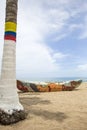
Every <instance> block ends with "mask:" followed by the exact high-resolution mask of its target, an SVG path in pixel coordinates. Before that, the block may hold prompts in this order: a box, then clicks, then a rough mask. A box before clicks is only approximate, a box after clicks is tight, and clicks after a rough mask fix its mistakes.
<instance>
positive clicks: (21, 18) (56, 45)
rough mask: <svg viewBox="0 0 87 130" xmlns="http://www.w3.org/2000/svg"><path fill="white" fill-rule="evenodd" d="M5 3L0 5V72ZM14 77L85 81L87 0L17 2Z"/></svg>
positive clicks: (86, 71) (86, 72) (86, 75)
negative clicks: (59, 78) (77, 78)
mask: <svg viewBox="0 0 87 130" xmlns="http://www.w3.org/2000/svg"><path fill="white" fill-rule="evenodd" d="M5 4H6V1H5V0H3V1H1V3H0V5H1V6H0V41H1V42H0V68H1V62H2V54H3V45H4V39H3V36H4V22H5V6H6V5H5ZM16 75H17V78H18V79H29V78H31V77H81V76H82V77H87V0H19V1H18V17H17V43H16Z"/></svg>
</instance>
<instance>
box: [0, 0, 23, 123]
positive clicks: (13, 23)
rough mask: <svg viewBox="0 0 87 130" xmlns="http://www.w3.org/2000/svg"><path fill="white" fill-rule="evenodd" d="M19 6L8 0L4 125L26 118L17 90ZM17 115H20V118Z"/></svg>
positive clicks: (0, 91) (0, 85)
mask: <svg viewBox="0 0 87 130" xmlns="http://www.w3.org/2000/svg"><path fill="white" fill-rule="evenodd" d="M17 4H18V0H6V19H5V36H4V49H3V58H2V70H1V81H0V122H1V123H3V124H10V123H14V122H17V121H19V120H21V119H24V118H25V112H24V108H23V106H22V105H21V104H20V102H19V98H18V94H17V88H16V28H17ZM3 115H4V119H3ZM8 115H9V116H8ZM14 115H15V116H14ZM16 115H17V116H18V115H19V117H17V116H16ZM8 117H9V118H8ZM16 117H17V119H16Z"/></svg>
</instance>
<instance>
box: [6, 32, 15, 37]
mask: <svg viewBox="0 0 87 130" xmlns="http://www.w3.org/2000/svg"><path fill="white" fill-rule="evenodd" d="M6 35H12V36H14V37H16V33H15V32H11V31H7V32H5V36H6Z"/></svg>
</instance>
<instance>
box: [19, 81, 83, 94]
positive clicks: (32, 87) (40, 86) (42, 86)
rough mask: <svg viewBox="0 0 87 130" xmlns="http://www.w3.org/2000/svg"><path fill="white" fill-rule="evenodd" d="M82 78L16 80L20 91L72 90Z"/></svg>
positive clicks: (78, 84)
mask: <svg viewBox="0 0 87 130" xmlns="http://www.w3.org/2000/svg"><path fill="white" fill-rule="evenodd" d="M81 83H82V80H72V81H66V82H58V83H57V82H56V83H55V82H26V81H21V80H17V88H18V90H20V91H22V92H56V91H72V90H74V89H76V88H77V87H79V86H80V84H81Z"/></svg>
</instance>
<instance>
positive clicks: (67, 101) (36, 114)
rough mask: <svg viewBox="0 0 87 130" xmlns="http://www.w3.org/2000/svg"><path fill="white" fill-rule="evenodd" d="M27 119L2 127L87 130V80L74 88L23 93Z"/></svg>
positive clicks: (5, 129)
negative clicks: (70, 89)
mask: <svg viewBox="0 0 87 130" xmlns="http://www.w3.org/2000/svg"><path fill="white" fill-rule="evenodd" d="M19 97H20V102H21V103H22V104H23V106H24V108H25V110H26V111H27V112H28V115H27V118H26V119H25V120H23V121H20V122H18V123H16V124H12V125H9V126H3V125H0V130H87V83H82V84H81V85H80V86H79V87H78V88H77V89H75V90H73V91H61V92H45V93H39V92H33V93H19Z"/></svg>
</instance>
